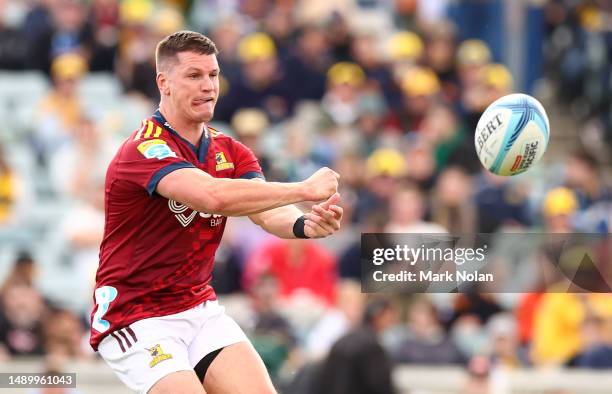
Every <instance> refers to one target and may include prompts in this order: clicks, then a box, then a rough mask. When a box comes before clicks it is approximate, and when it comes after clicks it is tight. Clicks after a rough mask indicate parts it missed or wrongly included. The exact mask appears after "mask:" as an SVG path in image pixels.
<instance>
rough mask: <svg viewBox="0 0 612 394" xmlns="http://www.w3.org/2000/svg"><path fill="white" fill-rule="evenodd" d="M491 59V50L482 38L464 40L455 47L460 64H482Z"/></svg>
mask: <svg viewBox="0 0 612 394" xmlns="http://www.w3.org/2000/svg"><path fill="white" fill-rule="evenodd" d="M490 61H491V51H490V50H489V47H488V46H487V44H485V42H484V41H482V40H465V41H463V42H462V43H461V45H459V49H457V62H459V64H460V65H482V64H487V63H489V62H490Z"/></svg>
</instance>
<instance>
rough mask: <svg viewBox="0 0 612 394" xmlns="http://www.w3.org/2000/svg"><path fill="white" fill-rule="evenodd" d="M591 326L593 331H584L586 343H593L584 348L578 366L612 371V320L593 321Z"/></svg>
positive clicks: (577, 362)
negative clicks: (588, 341)
mask: <svg viewBox="0 0 612 394" xmlns="http://www.w3.org/2000/svg"><path fill="white" fill-rule="evenodd" d="M590 324H591V325H592V326H593V327H592V330H590V331H587V330H585V329H583V334H584V335H585V338H584V340H585V341H587V340H590V341H591V346H588V347H583V350H582V353H581V354H580V356H578V360H577V361H576V365H577V366H578V367H581V368H593V369H611V368H612V319H610V318H607V319H591V321H590ZM585 326H586V322H585ZM587 336H588V337H587Z"/></svg>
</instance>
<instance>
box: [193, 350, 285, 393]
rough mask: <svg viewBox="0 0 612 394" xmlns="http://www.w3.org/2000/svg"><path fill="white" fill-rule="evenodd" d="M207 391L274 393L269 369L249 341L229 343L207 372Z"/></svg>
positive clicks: (205, 381) (205, 384)
mask: <svg viewBox="0 0 612 394" xmlns="http://www.w3.org/2000/svg"><path fill="white" fill-rule="evenodd" d="M204 388H205V389H206V392H207V393H208V394H252V393H257V394H274V393H276V390H274V386H273V385H272V381H271V380H270V376H269V375H268V371H267V370H266V367H265V365H264V363H263V361H262V360H261V357H259V354H257V352H256V351H255V349H254V348H253V345H251V343H250V342H238V343H234V344H232V345H229V346H226V347H225V348H223V350H222V351H221V352H220V353H219V354H218V355H217V357H215V359H214V360H213V362H212V364H211V365H210V367H209V368H208V371H207V372H206V375H205V376H204Z"/></svg>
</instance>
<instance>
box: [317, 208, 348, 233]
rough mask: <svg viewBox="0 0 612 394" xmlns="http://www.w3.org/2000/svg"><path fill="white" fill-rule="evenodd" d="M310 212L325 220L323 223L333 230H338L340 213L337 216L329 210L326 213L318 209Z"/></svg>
mask: <svg viewBox="0 0 612 394" xmlns="http://www.w3.org/2000/svg"><path fill="white" fill-rule="evenodd" d="M313 208H314V207H313ZM312 212H313V213H314V214H316V215H317V216H320V217H322V218H323V219H325V221H326V222H327V223H328V224H330V225H331V226H332V227H333V228H334V230H338V229H339V228H340V219H341V218H342V213H340V215H339V216H337V215H338V214H337V213H336V212H335V211H333V210H331V209H330V210H327V211H326V210H323V209H321V208H320V207H317V208H314V209H313V210H312Z"/></svg>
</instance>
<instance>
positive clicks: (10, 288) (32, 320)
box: [0, 284, 46, 356]
mask: <svg viewBox="0 0 612 394" xmlns="http://www.w3.org/2000/svg"><path fill="white" fill-rule="evenodd" d="M1 301H2V304H1V307H2V309H0V348H2V349H6V350H7V351H8V353H10V354H11V355H14V356H17V355H19V356H24V355H42V354H43V352H44V339H43V320H44V318H45V314H46V311H45V308H46V306H45V303H44V301H43V298H42V296H41V295H40V294H39V293H38V291H36V290H35V289H34V288H33V287H28V286H26V285H23V284H22V285H19V284H14V285H13V284H7V285H5V287H4V291H3V292H2V299H1ZM0 352H1V351H0Z"/></svg>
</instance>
